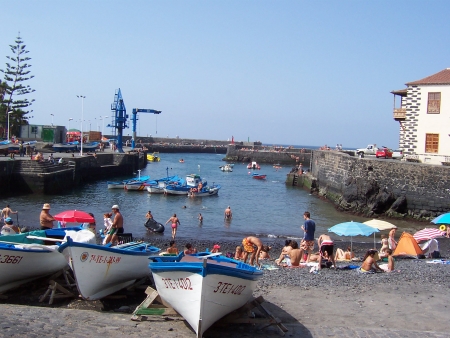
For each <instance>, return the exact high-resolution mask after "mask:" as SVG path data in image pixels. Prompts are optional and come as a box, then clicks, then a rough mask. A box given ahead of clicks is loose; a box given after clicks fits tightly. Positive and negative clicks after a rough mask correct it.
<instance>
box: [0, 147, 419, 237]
mask: <svg viewBox="0 0 450 338" xmlns="http://www.w3.org/2000/svg"><path fill="white" fill-rule="evenodd" d="M181 157H182V158H183V160H184V163H180V161H179V160H180V159H181ZM223 157H224V155H223V154H166V153H164V154H161V161H160V162H151V163H148V165H147V167H146V168H145V169H143V170H142V171H141V172H140V173H136V175H141V176H143V175H149V176H150V178H151V179H157V178H161V177H166V176H167V175H169V176H172V175H178V176H181V177H183V178H184V176H185V175H187V174H200V175H201V177H202V178H203V179H205V180H207V181H208V184H212V183H215V184H220V185H221V187H222V188H221V189H220V191H219V194H218V195H217V196H211V197H203V198H200V197H196V198H189V197H187V196H165V195H162V194H161V195H159V194H158V195H153V194H152V195H151V194H149V193H148V192H147V191H146V190H145V191H127V190H123V189H109V190H108V189H107V181H108V180H109V181H111V180H121V179H125V178H129V177H116V178H115V179H108V180H107V179H105V180H100V181H97V182H95V183H89V184H85V185H83V186H82V187H81V188H77V189H74V190H71V191H67V193H66V194H64V195H57V196H53V195H23V196H17V197H11V198H8V199H1V200H0V203H2V204H3V205H2V206H1V205H0V206H1V207H2V208H3V207H4V206H5V205H6V204H9V205H10V206H11V208H12V209H13V210H14V211H16V210H18V211H19V213H18V218H17V219H16V215H13V219H14V221H15V223H17V221H18V222H19V225H20V226H21V227H22V226H27V227H31V228H37V227H39V213H40V211H41V208H42V205H43V204H44V203H50V204H51V210H50V213H51V214H52V215H55V214H57V213H59V212H61V211H64V210H73V209H76V210H83V211H86V212H92V213H93V214H94V216H95V219H96V222H97V230H99V229H102V228H103V214H104V213H106V212H111V206H112V205H114V204H118V205H119V206H120V211H121V212H122V214H123V217H124V228H125V232H131V233H132V234H133V236H134V237H138V238H146V239H148V240H150V241H151V238H152V237H155V236H158V237H163V238H167V240H168V241H169V240H170V238H171V230H170V224H168V225H167V226H166V231H165V233H164V234H153V233H149V232H148V231H147V230H146V228H145V227H144V223H145V220H146V219H145V214H146V213H147V211H149V210H151V212H152V214H153V216H154V218H155V220H157V221H158V222H160V223H163V224H164V223H165V222H166V221H167V220H168V219H169V218H170V217H171V216H172V215H173V214H174V213H176V214H177V216H178V218H179V219H180V222H181V225H180V226H179V228H178V233H177V239H180V240H183V241H187V240H189V239H197V240H202V239H203V240H214V241H218V242H220V241H235V240H236V241H240V240H242V238H243V237H244V236H249V235H256V236H260V237H262V238H280V239H285V238H301V237H302V236H303V231H302V230H301V229H300V226H301V225H302V224H303V213H304V212H305V211H309V212H310V213H311V218H312V219H313V220H314V221H315V222H316V235H317V234H321V233H325V232H327V229H328V228H330V227H331V226H333V225H335V224H338V223H341V222H346V221H351V220H353V221H359V222H364V221H366V220H368V219H367V218H361V217H357V216H353V215H350V214H346V213H341V212H338V211H337V210H336V209H335V208H334V206H333V205H332V204H331V203H328V202H326V201H323V200H321V199H319V198H317V197H315V196H312V195H310V194H309V192H308V191H305V190H303V189H299V188H295V187H291V186H288V185H286V184H285V180H286V174H288V173H289V171H290V170H291V168H290V167H283V168H280V169H275V168H274V167H273V166H272V165H268V164H267V165H265V164H261V169H260V170H258V172H259V173H261V174H266V175H267V179H266V180H256V179H253V178H252V177H251V173H252V172H253V171H251V170H248V169H247V166H246V165H245V164H242V163H236V164H235V165H234V170H233V172H222V171H221V170H220V169H219V166H221V165H224V164H225V162H223V161H222V158H223ZM227 206H230V207H231V210H232V212H233V218H232V220H231V221H225V220H224V210H225V209H226V208H227ZM199 213H201V214H202V215H203V222H202V223H200V222H199V221H198V215H199ZM392 222H393V223H394V224H396V225H397V226H399V227H401V228H402V230H406V231H414V230H416V229H420V228H423V227H425V225H424V224H415V223H408V222H405V221H392ZM398 233H401V232H400V231H399V232H398ZM331 236H332V237H333V238H335V239H337V240H339V239H342V240H348V239H349V238H343V237H337V236H334V235H333V234H331ZM316 237H317V236H316ZM378 237H379V236H378ZM354 240H359V241H371V240H373V238H372V237H369V238H367V237H363V238H354Z"/></svg>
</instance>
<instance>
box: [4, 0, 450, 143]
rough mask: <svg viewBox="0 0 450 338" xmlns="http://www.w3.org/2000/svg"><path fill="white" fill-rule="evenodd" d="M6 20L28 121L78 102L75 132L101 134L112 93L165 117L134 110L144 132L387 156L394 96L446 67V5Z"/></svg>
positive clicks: (12, 16) (241, 8)
mask: <svg viewBox="0 0 450 338" xmlns="http://www.w3.org/2000/svg"><path fill="white" fill-rule="evenodd" d="M1 11H2V33H1V35H0V68H1V69H5V63H6V61H7V59H6V56H7V55H11V52H10V48H9V45H10V44H13V43H14V40H15V38H16V36H17V34H18V32H19V31H20V35H21V37H22V39H23V40H24V42H25V44H26V46H27V49H28V50H29V51H30V53H29V54H28V56H30V57H31V58H32V60H31V62H30V63H31V64H32V67H31V68H30V69H31V71H32V74H33V75H35V78H34V79H33V80H31V81H30V82H29V84H30V85H31V86H32V87H33V88H34V89H36V92H35V93H34V94H33V96H32V97H30V98H34V99H36V102H35V103H34V105H33V106H32V109H33V110H34V111H33V112H32V113H31V114H30V115H32V116H34V118H33V119H31V123H36V124H51V122H52V117H51V115H50V114H54V123H55V124H57V125H66V126H67V125H68V120H69V118H73V119H74V121H78V122H74V121H72V122H71V125H70V127H71V128H73V127H75V126H78V127H79V125H80V122H79V121H80V119H81V100H80V99H78V98H77V97H76V95H80V94H81V95H85V96H86V99H85V100H84V119H85V120H86V122H85V123H84V125H85V128H84V130H86V129H89V128H86V126H89V125H90V126H91V129H92V130H98V129H100V130H101V129H102V122H103V121H101V120H100V117H101V116H111V110H110V107H111V103H112V102H113V100H114V93H115V90H116V89H118V88H120V89H121V91H122V94H123V97H124V101H125V104H126V107H127V111H128V113H129V114H130V115H131V110H132V109H133V108H149V109H156V110H161V111H162V113H161V114H160V115H158V116H157V117H156V116H155V115H153V114H140V116H139V121H138V127H137V131H138V135H141V136H147V135H152V136H160V137H166V136H169V137H175V136H177V135H178V136H179V137H183V138H206V139H217V140H226V139H231V136H234V138H235V140H247V139H249V140H250V141H256V140H260V141H262V142H264V143H276V144H297V145H324V144H328V145H331V146H334V145H336V144H337V143H341V144H343V146H344V147H362V146H365V145H366V144H369V143H377V144H383V145H386V146H388V147H393V148H395V147H397V146H398V131H399V125H398V122H396V121H394V120H393V117H392V116H393V95H392V94H390V91H391V90H393V89H401V88H404V87H405V86H404V84H405V83H406V82H409V81H413V80H418V79H421V78H423V77H426V76H428V75H431V74H434V73H437V72H438V71H441V70H442V69H445V68H447V67H450V58H449V56H450V53H449V51H450V43H449V41H448V37H447V35H448V32H450V20H448V13H449V12H450V2H448V1H430V2H424V1H300V0H298V1H264V0H263V1H233V0H230V1H151V0H146V1H128V2H125V1H116V0H109V1H106V0H104V1H103V0H90V1H83V0H81V1H56V0H43V1H34V0H28V1H25V0H18V1H3V2H2V4H1ZM0 75H2V74H0ZM108 120H109V119H108ZM97 128H98V129H97ZM105 132H106V128H105ZM127 134H130V135H131V128H130V129H126V130H125V131H124V135H127Z"/></svg>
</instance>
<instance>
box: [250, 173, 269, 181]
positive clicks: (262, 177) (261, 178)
mask: <svg viewBox="0 0 450 338" xmlns="http://www.w3.org/2000/svg"><path fill="white" fill-rule="evenodd" d="M266 176H267V175H264V174H257V173H253V174H252V177H253V178H254V179H257V180H265V179H266Z"/></svg>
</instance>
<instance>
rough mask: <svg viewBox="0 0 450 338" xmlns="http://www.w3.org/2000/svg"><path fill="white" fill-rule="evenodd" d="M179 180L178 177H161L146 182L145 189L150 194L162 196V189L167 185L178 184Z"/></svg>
mask: <svg viewBox="0 0 450 338" xmlns="http://www.w3.org/2000/svg"><path fill="white" fill-rule="evenodd" d="M180 181H181V179H180V178H179V177H178V176H176V175H175V176H169V177H163V178H160V179H157V180H153V181H149V182H147V185H146V189H147V191H148V192H149V193H150V194H164V188H165V187H166V186H167V185H168V184H173V183H175V182H180Z"/></svg>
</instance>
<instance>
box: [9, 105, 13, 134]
mask: <svg viewBox="0 0 450 338" xmlns="http://www.w3.org/2000/svg"><path fill="white" fill-rule="evenodd" d="M11 113H13V111H12V110H11V111H9V112H8V141H9V140H10V138H11V133H10V130H11V125H10V124H9V115H10V114H11Z"/></svg>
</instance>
